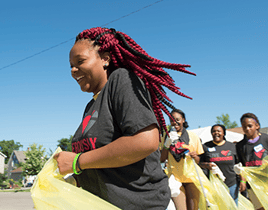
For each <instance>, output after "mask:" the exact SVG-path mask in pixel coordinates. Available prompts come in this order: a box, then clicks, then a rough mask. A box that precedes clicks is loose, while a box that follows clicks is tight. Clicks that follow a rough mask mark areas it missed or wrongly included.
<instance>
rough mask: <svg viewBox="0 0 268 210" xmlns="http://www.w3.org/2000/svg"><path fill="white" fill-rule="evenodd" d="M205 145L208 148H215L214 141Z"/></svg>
mask: <svg viewBox="0 0 268 210" xmlns="http://www.w3.org/2000/svg"><path fill="white" fill-rule="evenodd" d="M204 145H205V146H206V147H215V144H214V143H213V141H212V140H211V141H208V142H206V143H204Z"/></svg>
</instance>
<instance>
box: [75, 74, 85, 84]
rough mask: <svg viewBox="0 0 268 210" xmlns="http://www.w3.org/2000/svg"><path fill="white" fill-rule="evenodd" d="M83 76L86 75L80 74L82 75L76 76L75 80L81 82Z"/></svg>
mask: <svg viewBox="0 0 268 210" xmlns="http://www.w3.org/2000/svg"><path fill="white" fill-rule="evenodd" d="M83 78H84V76H80V77H76V78H75V80H76V81H77V82H78V83H79V82H80V81H81V80H82V79H83Z"/></svg>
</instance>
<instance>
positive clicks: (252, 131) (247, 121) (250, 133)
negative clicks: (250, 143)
mask: <svg viewBox="0 0 268 210" xmlns="http://www.w3.org/2000/svg"><path fill="white" fill-rule="evenodd" d="M242 128H243V131H244V133H245V134H246V136H247V137H248V139H254V138H256V137H257V136H258V134H259V131H258V130H259V129H260V126H259V124H258V123H256V121H255V120H254V119H252V118H244V120H243V122H242Z"/></svg>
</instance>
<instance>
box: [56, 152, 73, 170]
mask: <svg viewBox="0 0 268 210" xmlns="http://www.w3.org/2000/svg"><path fill="white" fill-rule="evenodd" d="M76 155H77V154H76V153H73V152H66V151H63V152H59V153H57V154H56V155H54V157H53V158H54V159H55V160H56V161H57V163H58V168H59V171H60V174H62V175H65V174H68V173H73V161H74V158H75V156H76Z"/></svg>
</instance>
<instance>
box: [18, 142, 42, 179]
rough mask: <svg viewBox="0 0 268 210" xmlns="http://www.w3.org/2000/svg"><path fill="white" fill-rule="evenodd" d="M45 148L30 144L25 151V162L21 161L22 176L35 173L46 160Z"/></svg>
mask: <svg viewBox="0 0 268 210" xmlns="http://www.w3.org/2000/svg"><path fill="white" fill-rule="evenodd" d="M45 152H46V149H45V148H43V146H42V145H39V146H38V145H37V144H35V143H34V144H31V145H30V147H29V150H28V151H26V152H25V156H26V162H25V163H22V171H23V176H26V175H37V174H38V173H39V172H40V171H41V169H42V168H43V166H44V164H45V163H46V161H47V156H46V155H45Z"/></svg>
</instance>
